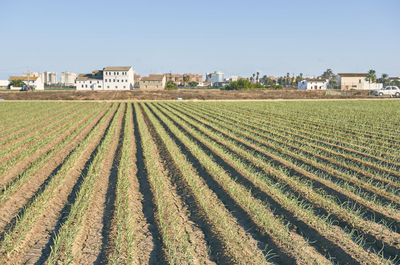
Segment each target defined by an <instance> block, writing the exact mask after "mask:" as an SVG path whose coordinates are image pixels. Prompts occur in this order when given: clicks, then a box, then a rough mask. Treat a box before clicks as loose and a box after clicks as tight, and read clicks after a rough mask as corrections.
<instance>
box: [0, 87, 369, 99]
mask: <svg viewBox="0 0 400 265" xmlns="http://www.w3.org/2000/svg"><path fill="white" fill-rule="evenodd" d="M336 94H337V95H336ZM178 98H182V99H183V100H246V99H338V98H375V96H371V95H369V91H342V92H341V91H337V92H335V95H327V93H326V92H325V91H299V90H295V89H292V90H241V91H224V90H218V89H202V90H201V89H179V90H172V91H168V90H157V91H141V90H136V91H35V92H32V91H28V92H23V91H15V92H14V91H12V92H11V91H7V92H0V99H4V100H177V99H178Z"/></svg>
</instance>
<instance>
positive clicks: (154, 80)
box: [139, 74, 167, 89]
mask: <svg viewBox="0 0 400 265" xmlns="http://www.w3.org/2000/svg"><path fill="white" fill-rule="evenodd" d="M166 80H167V78H166V77H165V75H155V74H151V75H149V76H143V77H142V78H141V79H140V81H139V89H164V88H165V83H166V82H167V81H166Z"/></svg>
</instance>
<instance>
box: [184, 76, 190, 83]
mask: <svg viewBox="0 0 400 265" xmlns="http://www.w3.org/2000/svg"><path fill="white" fill-rule="evenodd" d="M189 80H190V76H188V75H184V76H183V85H185V86H186V82H188V81H189Z"/></svg>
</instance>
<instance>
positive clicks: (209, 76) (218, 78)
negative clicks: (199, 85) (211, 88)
mask: <svg viewBox="0 0 400 265" xmlns="http://www.w3.org/2000/svg"><path fill="white" fill-rule="evenodd" d="M206 82H210V83H219V82H224V74H223V73H221V72H219V71H215V72H214V73H206Z"/></svg>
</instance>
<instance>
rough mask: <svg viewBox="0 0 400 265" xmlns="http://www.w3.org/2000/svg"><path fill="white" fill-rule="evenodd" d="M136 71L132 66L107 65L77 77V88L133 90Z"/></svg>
mask: <svg viewBox="0 0 400 265" xmlns="http://www.w3.org/2000/svg"><path fill="white" fill-rule="evenodd" d="M134 84H135V78H134V71H133V68H132V67H130V66H114V67H105V68H103V70H96V71H93V72H92V73H91V74H80V75H79V76H78V77H77V78H76V89H77V90H132V89H133V87H134Z"/></svg>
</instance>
